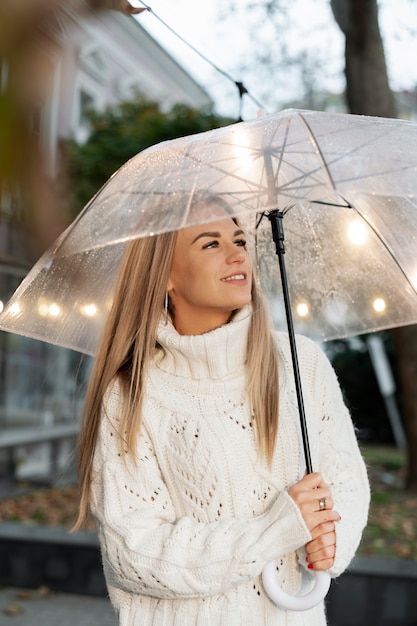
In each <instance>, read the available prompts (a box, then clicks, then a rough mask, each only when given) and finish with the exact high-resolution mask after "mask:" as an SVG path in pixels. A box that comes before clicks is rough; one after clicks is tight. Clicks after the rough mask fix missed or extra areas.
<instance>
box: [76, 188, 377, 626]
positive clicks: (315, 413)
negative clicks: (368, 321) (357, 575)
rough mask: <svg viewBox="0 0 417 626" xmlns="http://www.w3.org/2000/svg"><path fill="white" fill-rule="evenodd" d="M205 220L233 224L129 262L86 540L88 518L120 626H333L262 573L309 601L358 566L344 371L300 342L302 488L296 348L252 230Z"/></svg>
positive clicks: (164, 238) (91, 417) (355, 470)
mask: <svg viewBox="0 0 417 626" xmlns="http://www.w3.org/2000/svg"><path fill="white" fill-rule="evenodd" d="M203 204H204V207H203V206H202V205H203ZM208 205H209V206H208ZM201 208H204V209H205V210H207V209H212V210H214V211H219V208H220V209H221V211H220V214H219V216H220V219H219V220H218V221H216V222H213V223H211V224H209V225H205V226H195V227H191V228H187V229H185V230H182V231H179V232H178V233H168V234H164V235H160V236H157V237H151V238H148V239H142V240H137V241H134V242H133V243H131V244H130V245H129V248H128V250H127V253H126V256H125V259H124V263H123V266H122V269H121V272H120V277H119V282H118V287H117V290H116V294H115V299H114V305H113V308H112V311H111V314H110V317H109V320H108V323H107V326H106V329H105V332H104V335H103V338H102V341H101V345H100V348H99V352H98V355H97V358H96V363H95V368H94V371H93V375H92V379H91V382H90V386H89V390H88V393H87V398H86V404H85V426H84V429H83V434H82V440H81V457H80V479H81V486H82V499H81V507H80V516H79V519H78V522H77V527H80V526H81V525H82V524H83V523H84V522H85V521H86V519H87V516H88V510H89V508H91V511H92V513H93V515H94V517H95V519H96V521H97V524H98V529H99V537H100V543H101V550H102V556H103V563H104V571H105V576H106V580H107V585H108V589H109V594H110V598H111V600H112V603H113V605H114V607H115V609H116V611H117V612H118V614H119V620H120V622H119V623H120V624H121V625H129V626H130V625H135V626H136V625H139V624H140V625H141V626H146V625H148V624H155V625H158V626H163V625H169V626H172V625H178V626H191V625H192V626H195V625H197V624H198V625H204V626H206V625H220V624H224V625H225V626H226V625H227V626H242V625H254V626H258V625H260V624H292V625H298V624H300V625H301V624H311V625H312V626H320V625H322V624H325V623H326V620H325V615H324V607H323V603H321V604H320V605H318V606H317V607H315V608H313V609H310V610H309V611H305V612H300V613H297V612H287V611H284V610H283V609H280V608H279V607H277V606H275V605H274V604H273V603H272V602H271V600H270V599H269V598H268V597H267V595H266V594H265V592H264V590H263V588H262V584H261V579H260V574H261V572H262V570H263V567H264V566H265V564H266V563H267V562H269V561H271V560H272V559H274V560H276V564H277V576H278V579H279V582H280V585H282V586H283V588H285V589H286V590H287V591H289V592H292V593H300V592H305V591H306V590H307V589H308V588H309V587H310V586H311V573H310V572H311V571H312V572H314V571H319V570H328V571H329V572H330V574H331V575H332V576H337V575H339V574H340V573H341V572H342V571H343V570H344V569H345V568H346V567H347V565H348V564H349V562H350V560H351V559H352V557H353V555H354V552H355V550H356V548H357V546H358V543H359V540H360V536H361V532H362V529H363V527H364V525H365V523H366V517H367V508H368V502H369V490H368V481H367V476H366V471H365V467H364V463H363V461H362V458H361V456H360V453H359V450H358V446H357V443H356V439H355V434H354V430H353V427H352V424H351V421H350V418H349V415H348V412H347V410H346V408H345V406H344V404H343V400H342V396H341V392H340V389H339V386H338V384H337V381H336V377H335V375H334V373H333V370H332V368H331V366H330V365H329V363H328V361H327V359H326V358H325V357H324V355H323V354H322V353H321V352H320V351H319V350H318V348H317V347H316V346H315V344H314V343H313V342H311V341H310V340H307V339H306V338H302V337H299V338H298V339H297V341H298V352H299V359H300V368H301V376H302V383H303V393H304V396H305V398H304V399H305V405H306V414H307V416H308V421H309V424H308V426H309V435H310V444H311V448H312V460H313V465H314V467H315V468H320V473H314V474H310V475H304V462H303V457H302V451H301V447H300V438H299V432H298V414H297V406H296V396H295V390H294V386H293V377H292V369H291V357H290V350H289V345H288V340H287V336H286V335H285V334H284V333H271V331H270V324H269V318H268V314H267V312H266V311H267V308H266V304H265V303H264V301H263V298H262V296H261V294H260V293H259V291H258V289H257V287H256V284H255V280H254V279H253V272H252V265H251V262H250V258H249V253H248V251H247V246H246V241H245V235H244V233H243V231H242V230H241V228H240V226H239V225H238V224H237V222H236V221H235V220H233V219H231V218H229V217H226V218H225V217H224V215H225V213H224V208H222V207H221V203H220V201H218V200H217V199H216V198H212V199H209V200H205V201H204V202H203V201H201V202H200V203H199V204H197V206H194V210H199V209H201ZM164 304H165V312H164V311H163V309H164Z"/></svg>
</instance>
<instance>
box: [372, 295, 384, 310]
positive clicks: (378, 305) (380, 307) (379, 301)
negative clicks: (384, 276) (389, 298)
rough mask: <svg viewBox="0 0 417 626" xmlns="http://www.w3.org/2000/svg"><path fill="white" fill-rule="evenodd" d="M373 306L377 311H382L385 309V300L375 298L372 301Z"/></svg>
mask: <svg viewBox="0 0 417 626" xmlns="http://www.w3.org/2000/svg"><path fill="white" fill-rule="evenodd" d="M373 307H374V309H375V311H376V312H377V313H383V312H384V311H385V309H386V304H385V300H384V299H383V298H376V299H375V300H374V302H373Z"/></svg>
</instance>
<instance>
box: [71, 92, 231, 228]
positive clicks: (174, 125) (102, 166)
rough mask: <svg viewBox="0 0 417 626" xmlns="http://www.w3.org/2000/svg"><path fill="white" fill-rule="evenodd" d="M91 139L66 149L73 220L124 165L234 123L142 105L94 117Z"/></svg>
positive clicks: (183, 107)
mask: <svg viewBox="0 0 417 626" xmlns="http://www.w3.org/2000/svg"><path fill="white" fill-rule="evenodd" d="M88 117H89V123H90V126H91V134H90V137H89V139H88V141H87V142H86V143H84V144H82V145H79V144H76V143H75V142H74V141H68V142H65V143H64V144H63V149H64V154H65V157H66V161H67V176H68V181H67V187H68V191H67V193H68V195H69V207H68V209H69V212H70V214H71V216H72V217H73V216H74V215H76V214H77V213H78V212H79V211H80V210H81V209H82V207H83V206H84V205H85V204H86V203H87V202H88V201H89V200H90V198H92V197H93V195H94V194H95V193H96V192H97V191H98V190H99V189H100V187H101V186H102V185H103V184H104V183H105V182H106V180H107V179H108V178H109V177H110V176H111V174H113V172H115V171H116V170H117V169H119V167H120V166H121V165H123V163H125V162H126V161H127V160H129V159H130V158H131V157H133V156H134V155H135V154H137V153H138V152H141V151H142V150H144V149H145V148H148V147H149V146H152V145H154V144H156V143H159V142H161V141H165V140H168V139H175V138H177V137H183V136H185V135H191V134H195V133H200V132H204V131H207V130H211V129H212V128H218V127H220V126H225V125H227V124H230V123H232V122H233V121H234V120H231V119H228V118H223V117H218V116H216V115H214V114H213V113H212V112H211V111H210V110H204V109H201V110H197V109H192V108H190V107H188V106H186V105H183V104H176V105H174V106H173V107H172V108H171V109H169V110H167V111H163V110H162V107H161V106H160V105H159V104H158V103H156V102H150V101H147V100H143V99H137V100H135V101H133V102H124V103H121V104H119V105H118V106H117V107H115V108H113V109H106V110H105V111H104V112H97V111H91V112H90V114H89V116H88Z"/></svg>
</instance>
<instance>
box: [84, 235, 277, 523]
mask: <svg viewBox="0 0 417 626" xmlns="http://www.w3.org/2000/svg"><path fill="white" fill-rule="evenodd" d="M176 237H177V235H176V232H171V233H165V234H161V235H156V236H153V237H147V238H143V239H137V240H134V241H132V242H130V243H129V245H128V247H127V251H126V254H125V256H124V259H123V263H122V266H121V269H120V273H119V278H118V283H117V287H116V291H115V296H114V303H113V306H112V309H111V312H110V315H109V318H108V320H107V323H106V326H105V329H104V332H103V335H102V338H101V341H100V346H99V349H98V352H97V356H96V359H95V363H94V367H93V371H92V375H91V379H90V383H89V386H88V390H87V394H86V398H85V402H84V411H83V426H82V430H81V435H80V440H79V461H78V475H79V483H80V490H81V498H80V507H79V514H78V518H77V521H76V523H75V525H74V527H73V531H76V530H79V529H80V528H82V527H84V526H85V525H86V523H87V521H88V518H89V498H90V484H91V476H92V463H93V456H94V450H95V447H96V442H97V435H98V430H99V425H100V420H101V416H102V408H103V398H104V394H105V392H106V390H107V388H108V386H109V385H110V383H111V382H112V380H114V378H115V377H117V379H118V380H119V383H120V385H121V388H122V394H123V400H124V401H123V406H122V413H121V415H122V418H121V424H120V432H121V433H125V437H123V445H125V446H126V449H127V450H128V452H129V454H130V455H131V456H132V457H133V458H134V457H135V455H136V441H137V434H138V432H139V429H140V425H141V408H142V403H143V393H144V385H143V381H144V378H145V371H146V367H147V364H148V363H149V361H150V359H151V357H152V354H153V353H154V351H155V348H156V345H157V326H158V323H159V321H160V319H161V315H162V314H163V309H164V301H165V297H166V286H167V282H168V277H169V273H170V270H171V265H172V259H173V255H174V248H175V243H176ZM255 282H256V281H255V280H254V281H253V285H252V308H253V314H252V316H251V322H250V327H249V333H248V343H247V390H248V401H249V406H251V408H252V411H253V415H254V417H255V420H254V421H255V432H256V435H257V441H258V450H259V453H260V454H263V455H264V456H265V458H266V459H267V461H268V462H271V460H272V455H273V452H274V448H275V441H276V437H277V432H278V354H277V350H276V346H275V342H274V339H273V337H272V335H271V330H270V327H271V326H270V319H269V312H268V307H267V304H266V302H265V299H264V297H263V296H262V294H261V293H260V291H259V290H258V288H257V286H256V284H255Z"/></svg>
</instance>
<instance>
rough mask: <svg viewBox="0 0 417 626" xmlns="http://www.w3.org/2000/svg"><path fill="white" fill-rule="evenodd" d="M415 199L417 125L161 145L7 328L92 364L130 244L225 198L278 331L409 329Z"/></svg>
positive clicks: (117, 186) (271, 124)
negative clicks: (200, 200)
mask: <svg viewBox="0 0 417 626" xmlns="http://www.w3.org/2000/svg"><path fill="white" fill-rule="evenodd" d="M416 192H417V124H414V123H412V122H407V121H403V120H390V119H383V118H372V117H362V116H355V115H346V114H332V113H321V112H313V111H298V110H287V111H282V112H280V113H277V114H275V115H270V116H265V117H261V118H258V119H256V120H253V121H250V122H242V123H239V124H234V125H231V126H227V127H224V128H220V129H216V130H212V131H208V132H205V133H201V134H197V135H193V136H189V137H184V138H180V139H176V140H172V141H168V142H164V143H161V144H158V145H156V146H153V147H152V148H149V149H147V150H145V151H143V152H141V153H139V154H138V155H136V156H135V157H134V158H133V159H131V160H130V161H128V162H127V163H126V164H125V165H124V166H123V167H121V168H120V170H118V171H117V172H116V173H115V174H114V175H113V176H112V177H111V178H110V179H109V181H108V182H107V183H106V184H105V185H104V187H103V188H102V189H101V190H100V191H99V192H98V193H97V195H96V196H95V197H94V198H93V199H92V200H91V201H90V203H89V204H88V205H87V206H86V207H85V208H84V210H83V211H82V213H81V214H80V215H79V216H78V218H77V219H76V220H75V221H74V223H73V224H72V225H71V226H70V227H69V228H68V229H67V230H66V231H65V232H64V233H63V234H62V235H61V237H60V238H59V239H58V240H57V241H56V242H55V244H54V245H53V246H52V247H51V249H50V250H48V251H47V252H46V253H45V254H44V256H43V257H42V258H41V259H40V260H39V261H38V263H37V264H36V265H35V266H34V268H33V269H32V270H31V272H30V273H29V274H28V276H27V277H26V278H25V280H24V281H23V283H22V284H21V285H20V287H19V288H18V289H17V291H16V292H15V294H14V295H13V297H12V298H11V300H10V301H9V303H8V304H7V306H6V307H5V309H4V311H3V313H2V314H1V315H0V328H1V329H3V330H7V331H11V332H16V333H20V334H23V335H27V336H30V337H34V338H36V339H41V340H45V341H48V342H51V343H54V344H58V345H62V346H66V347H68V348H72V349H75V350H79V351H81V352H86V353H89V354H92V355H94V353H95V349H96V346H97V343H98V340H99V337H100V334H101V331H102V328H103V325H104V322H105V319H106V317H107V313H108V311H109V308H110V306H111V302H112V295H113V289H114V285H115V281H116V277H117V273H118V268H119V265H120V262H121V259H122V257H123V254H124V251H125V249H126V245H127V243H128V242H129V241H130V240H131V239H134V238H138V237H144V236H149V235H153V234H156V233H161V232H167V231H172V230H177V229H181V228H184V227H187V226H192V225H195V224H196V223H208V222H210V221H213V220H216V219H218V218H219V215H218V214H213V213H210V212H209V210H208V208H206V212H204V211H199V212H198V215H197V214H196V213H195V212H193V211H192V210H190V207H191V205H192V203H193V199H194V198H195V197H196V196H198V195H201V194H202V193H204V194H216V195H218V196H221V197H222V198H223V199H224V200H225V201H226V202H227V203H228V205H229V207H230V214H231V215H233V216H236V217H238V218H239V219H240V220H241V222H242V223H243V225H244V226H245V228H246V230H247V232H248V235H251V234H252V235H253V241H254V254H255V259H256V261H255V262H256V264H257V265H258V269H259V276H260V280H261V283H262V285H263V290H264V292H265V293H266V294H267V295H268V296H269V299H270V303H271V310H272V315H273V318H274V322H275V325H276V326H277V327H278V328H279V327H288V330H289V332H290V338H291V336H292V335H293V333H294V328H295V331H299V332H302V333H303V334H306V335H308V336H310V337H312V338H314V339H317V340H326V339H332V338H336V337H346V336H349V335H355V334H359V333H364V332H368V331H374V330H380V329H383V328H390V327H395V326H400V325H405V324H410V323H415V322H417V293H416V287H417V257H416V254H415V250H416V249H417V206H416V204H417V201H416ZM208 207H213V205H208ZM271 226H272V233H273V237H271ZM284 230H285V242H284V240H283V234H284ZM272 239H274V242H275V245H274V244H273V242H272ZM284 249H285V255H284ZM276 252H277V253H278V256H279V261H280V262H279V263H277V262H276V257H275V253H276ZM284 256H285V263H284ZM287 277H288V280H287ZM285 285H287V287H285ZM286 291H287V292H288V293H287V294H286V293H285V292H286ZM283 297H284V305H283V302H282V300H283ZM283 311H285V314H284V313H283ZM292 347H293V364H294V371H295V378H296V387H297V390H298V400H299V408H300V418H301V421H302V427H303V438H304V441H303V443H304V451H305V453H306V463H307V468H308V471H311V467H309V449H308V434H307V432H306V428H305V424H303V422H304V416H303V410H304V409H303V402H302V391H301V388H300V385H299V380H297V379H298V375H297V368H298V362H297V355H296V346H295V341H294V340H293V341H292ZM264 582H265V584H266V586H268V581H267V580H265V581H264ZM270 595H271V596H272V595H273V591H271V593H270ZM303 602H304V601H303ZM306 602H307V601H306ZM291 608H294V607H291ZM295 608H297V607H295Z"/></svg>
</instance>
